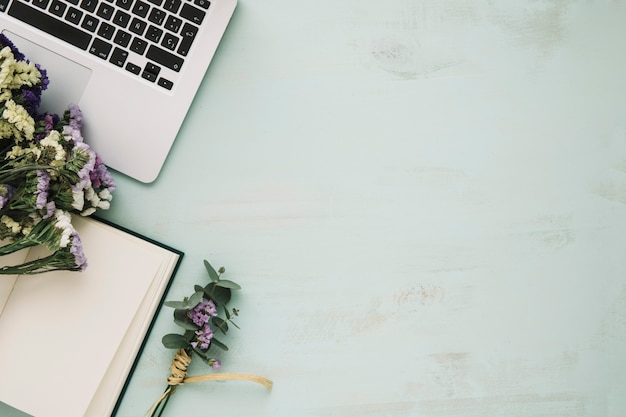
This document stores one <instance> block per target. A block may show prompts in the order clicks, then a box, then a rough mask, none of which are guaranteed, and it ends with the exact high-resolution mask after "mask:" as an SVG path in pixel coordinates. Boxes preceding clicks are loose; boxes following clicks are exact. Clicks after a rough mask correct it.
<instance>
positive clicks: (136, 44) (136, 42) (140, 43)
mask: <svg viewBox="0 0 626 417" xmlns="http://www.w3.org/2000/svg"><path fill="white" fill-rule="evenodd" d="M147 47H148V42H146V41H144V40H143V39H139V38H133V41H132V42H131V43H130V50H131V51H133V52H134V53H136V54H139V55H143V53H144V52H146V48H147Z"/></svg>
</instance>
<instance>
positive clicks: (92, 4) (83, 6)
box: [80, 0, 98, 13]
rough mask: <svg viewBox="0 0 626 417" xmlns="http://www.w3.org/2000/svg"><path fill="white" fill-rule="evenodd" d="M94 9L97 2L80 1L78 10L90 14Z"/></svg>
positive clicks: (94, 0) (90, 0) (95, 0)
mask: <svg viewBox="0 0 626 417" xmlns="http://www.w3.org/2000/svg"><path fill="white" fill-rule="evenodd" d="M96 7H98V0H82V1H81V2H80V8H81V9H83V10H87V11H88V12H90V13H93V12H94V11H95V10H96Z"/></svg>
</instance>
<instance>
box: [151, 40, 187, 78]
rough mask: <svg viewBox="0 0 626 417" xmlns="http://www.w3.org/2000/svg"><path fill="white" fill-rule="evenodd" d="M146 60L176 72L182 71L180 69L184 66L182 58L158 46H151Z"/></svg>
mask: <svg viewBox="0 0 626 417" xmlns="http://www.w3.org/2000/svg"><path fill="white" fill-rule="evenodd" d="M146 58H148V59H149V60H152V61H154V62H156V63H157V64H161V65H163V66H164V67H167V68H169V69H171V70H174V71H176V72H178V71H180V68H181V67H182V66H183V59H182V58H181V57H179V56H177V55H174V54H172V53H171V52H168V51H166V50H165V49H162V48H160V47H158V46H156V45H150V48H148V52H147V53H146Z"/></svg>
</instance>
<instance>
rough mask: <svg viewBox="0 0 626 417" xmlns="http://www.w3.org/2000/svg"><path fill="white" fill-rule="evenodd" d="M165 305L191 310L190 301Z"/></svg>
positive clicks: (172, 302)
mask: <svg viewBox="0 0 626 417" xmlns="http://www.w3.org/2000/svg"><path fill="white" fill-rule="evenodd" d="M163 304H164V305H166V306H168V307H172V308H189V301H166V302H164V303H163Z"/></svg>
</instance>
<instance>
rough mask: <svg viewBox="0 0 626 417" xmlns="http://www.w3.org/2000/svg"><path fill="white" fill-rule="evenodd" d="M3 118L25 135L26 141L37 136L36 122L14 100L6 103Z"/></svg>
mask: <svg viewBox="0 0 626 417" xmlns="http://www.w3.org/2000/svg"><path fill="white" fill-rule="evenodd" d="M2 118H3V119H4V120H6V121H7V122H9V123H10V124H12V125H13V126H15V128H16V129H17V131H18V132H22V133H24V136H25V137H26V139H28V140H31V139H32V138H33V135H34V134H35V121H34V120H33V118H32V117H30V115H29V114H28V111H27V110H26V109H25V108H24V106H21V105H19V104H16V103H15V101H13V100H8V101H6V102H5V103H4V111H3V112H2Z"/></svg>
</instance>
